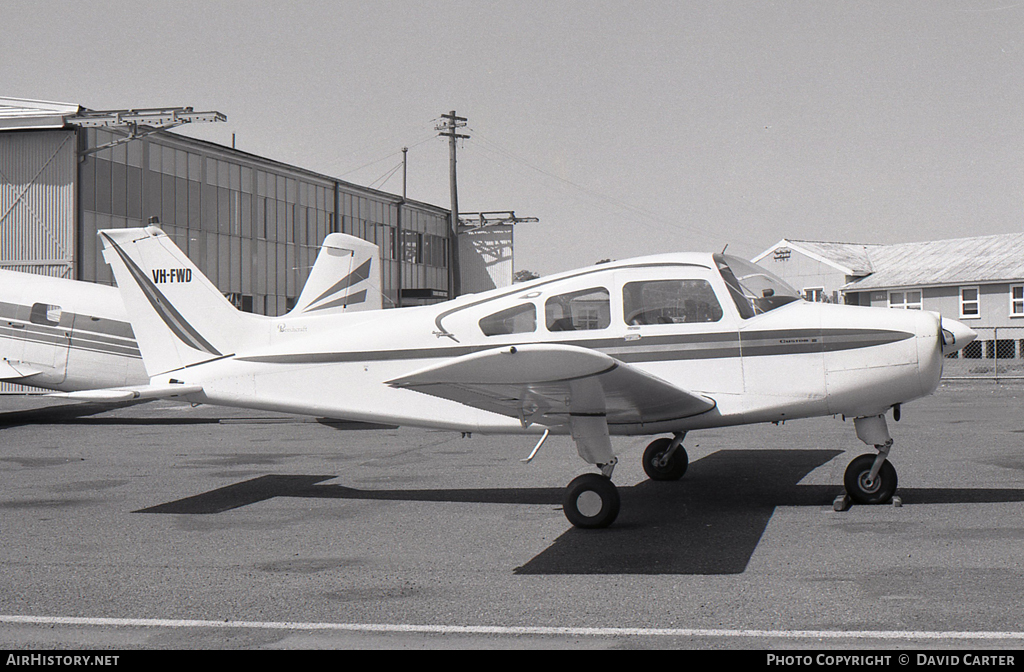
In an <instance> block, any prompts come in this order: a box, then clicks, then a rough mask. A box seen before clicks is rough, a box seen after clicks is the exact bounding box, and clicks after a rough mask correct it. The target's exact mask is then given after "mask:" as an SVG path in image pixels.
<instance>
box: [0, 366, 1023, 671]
mask: <svg viewBox="0 0 1024 672" xmlns="http://www.w3.org/2000/svg"><path fill="white" fill-rule="evenodd" d="M1022 398H1024V386H1021V385H1019V384H1001V385H995V384H992V383H989V382H977V383H961V382H954V383H944V384H943V385H942V386H941V387H940V389H939V390H938V391H937V392H936V393H935V395H933V396H932V397H930V398H928V399H924V400H919V401H917V402H914V403H911V404H907V405H906V406H904V408H903V413H902V416H903V417H902V420H901V421H900V422H898V423H897V422H893V420H892V418H891V417H890V418H889V429H890V432H891V434H892V436H893V438H894V439H895V445H894V448H893V451H892V453H891V456H890V459H891V461H892V462H893V464H894V465H895V467H896V469H897V471H898V473H899V482H900V486H899V490H898V491H897V495H898V496H899V497H900V498H901V500H902V506H895V505H892V504H888V505H880V506H873V507H867V506H853V507H851V508H850V509H848V510H846V511H842V512H837V511H835V510H834V509H833V501H834V500H835V498H836V496H838V495H840V494H841V493H842V478H843V472H844V470H845V469H846V465H847V464H848V463H849V461H850V460H851V459H853V458H854V457H856V456H857V455H859V454H861V453H865V452H873V451H869V450H868V448H867V447H866V446H864V445H863V444H861V443H860V441H858V440H857V438H856V435H855V432H854V427H853V422H852V421H845V422H844V421H843V420H842V419H841V418H832V417H828V418H817V419H811V420H800V421H792V422H788V423H786V424H784V425H781V426H773V425H756V426H749V427H736V428H727V429H720V430H709V431H703V432H693V433H691V434H690V435H689V436H688V437H687V440H686V442H685V445H686V448H687V450H688V452H689V454H690V460H691V465H690V468H689V471H688V472H687V474H686V476H685V477H684V478H683V479H682V480H681V481H679V482H674V483H664V482H653V481H649V480H647V479H646V477H645V476H644V473H643V470H642V468H641V466H640V456H641V454H642V452H643V448H644V446H645V445H646V443H647V442H648V441H649V439H647V438H628V439H615V440H614V445H615V446H616V448H617V450H618V451H619V457H620V463H619V465H618V467H617V468H616V471H615V477H614V481H615V482H616V484H617V485H618V486H619V489H620V494H621V499H622V510H621V513H620V515H619V518H618V520H617V521H616V523H615V524H614V525H613V526H612V527H611V528H608V529H605V530H578V529H574V528H572V527H571V526H570V524H569V523H568V521H567V520H566V519H565V517H564V515H563V514H562V510H561V498H562V494H563V489H564V488H565V486H566V485H567V484H568V482H569V481H570V480H572V479H573V478H574V477H575V476H577V475H579V474H580V473H584V472H586V471H589V470H590V469H589V468H588V467H587V465H586V464H585V463H584V462H583V461H582V460H580V459H579V458H578V456H577V455H576V451H575V448H574V447H573V445H572V443H571V441H570V440H569V439H568V438H566V437H552V438H551V439H549V440H548V442H547V443H546V444H545V446H544V447H543V448H542V449H541V451H540V453H539V454H538V456H537V458H536V459H535V460H534V461H533V462H532V463H531V464H529V465H524V464H522V463H521V462H520V460H521V458H524V457H526V456H527V455H528V454H529V452H530V450H531V449H532V448H533V444H534V442H535V439H534V438H531V437H508V436H483V435H478V434H477V435H473V436H472V437H462V436H461V435H460V434H459V433H458V432H455V433H453V432H440V431H424V430H417V429H407V428H366V427H365V426H360V425H347V424H344V423H334V424H325V423H322V422H318V421H317V420H316V419H313V418H303V417H295V416H286V415H277V414H271V413H264V412H255V411H244V410H233V409H223V408H216V407H209V406H202V407H198V408H191V407H189V406H187V405H180V404H174V403H170V402H150V403H145V404H138V405H134V406H127V407H120V408H115V409H110V408H109V407H102V406H95V405H89V404H71V403H66V402H59V401H57V400H54V399H52V398H48V397H11V396H6V397H0V483H2V492H0V542H2V543H0V564H2V569H3V571H2V573H0V648H2V649H11V650H26V649H37V648H38V649H53V648H58V649H59V648H70V649H90V650H91V649H105V648H110V649H164V648H166V649H253V648H271V649H311V648H327V647H344V648H423V649H429V648H444V647H457V648H538V647H543V648H574V649H575V648H581V649H585V648H594V649H607V648H704V649H768V650H785V649H808V648H814V649H844V648H850V649H862V650H872V649H878V650H891V649H907V650H911V649H922V648H927V649H943V648H950V649H957V650H981V649H1019V648H1021V646H1022V645H1024V608H1022V606H1021V605H1022V604H1024V519H1022V513H1024V446H1022V439H1024V414H1022V413H1021V400H1022ZM1022 660H1024V658H1022Z"/></svg>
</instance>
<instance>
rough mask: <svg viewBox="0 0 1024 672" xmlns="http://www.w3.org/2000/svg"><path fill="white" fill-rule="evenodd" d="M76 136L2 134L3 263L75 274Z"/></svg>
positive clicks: (0, 261)
mask: <svg viewBox="0 0 1024 672" xmlns="http://www.w3.org/2000/svg"><path fill="white" fill-rule="evenodd" d="M75 137H76V136H75V132H74V131H33V132H10V133H0V267H3V268H7V269H11V270H17V271H23V272H28V273H39V274H42V275H50V276H55V277H60V278H71V277H73V271H74V250H75V180H76V173H77V167H76V163H75V161H76V154H77V152H76V147H75Z"/></svg>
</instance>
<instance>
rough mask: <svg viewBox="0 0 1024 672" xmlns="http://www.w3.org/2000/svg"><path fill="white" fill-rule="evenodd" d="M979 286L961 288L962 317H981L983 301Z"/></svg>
mask: <svg viewBox="0 0 1024 672" xmlns="http://www.w3.org/2000/svg"><path fill="white" fill-rule="evenodd" d="M979 294H980V292H979V290H978V288H977V287H961V288H960V319H977V318H980V317H981V301H980V297H979Z"/></svg>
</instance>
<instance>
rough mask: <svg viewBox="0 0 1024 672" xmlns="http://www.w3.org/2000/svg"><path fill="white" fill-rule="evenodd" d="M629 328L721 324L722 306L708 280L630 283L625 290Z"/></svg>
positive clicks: (623, 294)
mask: <svg viewBox="0 0 1024 672" xmlns="http://www.w3.org/2000/svg"><path fill="white" fill-rule="evenodd" d="M622 302H623V305H622V308H623V313H624V315H623V317H624V318H625V320H626V324H630V325H638V324H683V323H686V324H689V323H694V322H718V321H719V320H721V319H722V314H723V313H722V306H721V304H720V303H719V302H718V298H717V297H716V296H715V291H714V290H713V289H712V288H711V283H709V282H708V281H707V280H651V281H647V282H628V283H626V285H625V286H624V287H623V288H622Z"/></svg>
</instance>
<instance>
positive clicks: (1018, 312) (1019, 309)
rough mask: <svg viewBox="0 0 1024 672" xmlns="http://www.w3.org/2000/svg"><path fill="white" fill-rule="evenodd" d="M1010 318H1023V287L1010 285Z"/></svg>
mask: <svg viewBox="0 0 1024 672" xmlns="http://www.w3.org/2000/svg"><path fill="white" fill-rule="evenodd" d="M1010 317H1024V285H1010Z"/></svg>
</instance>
